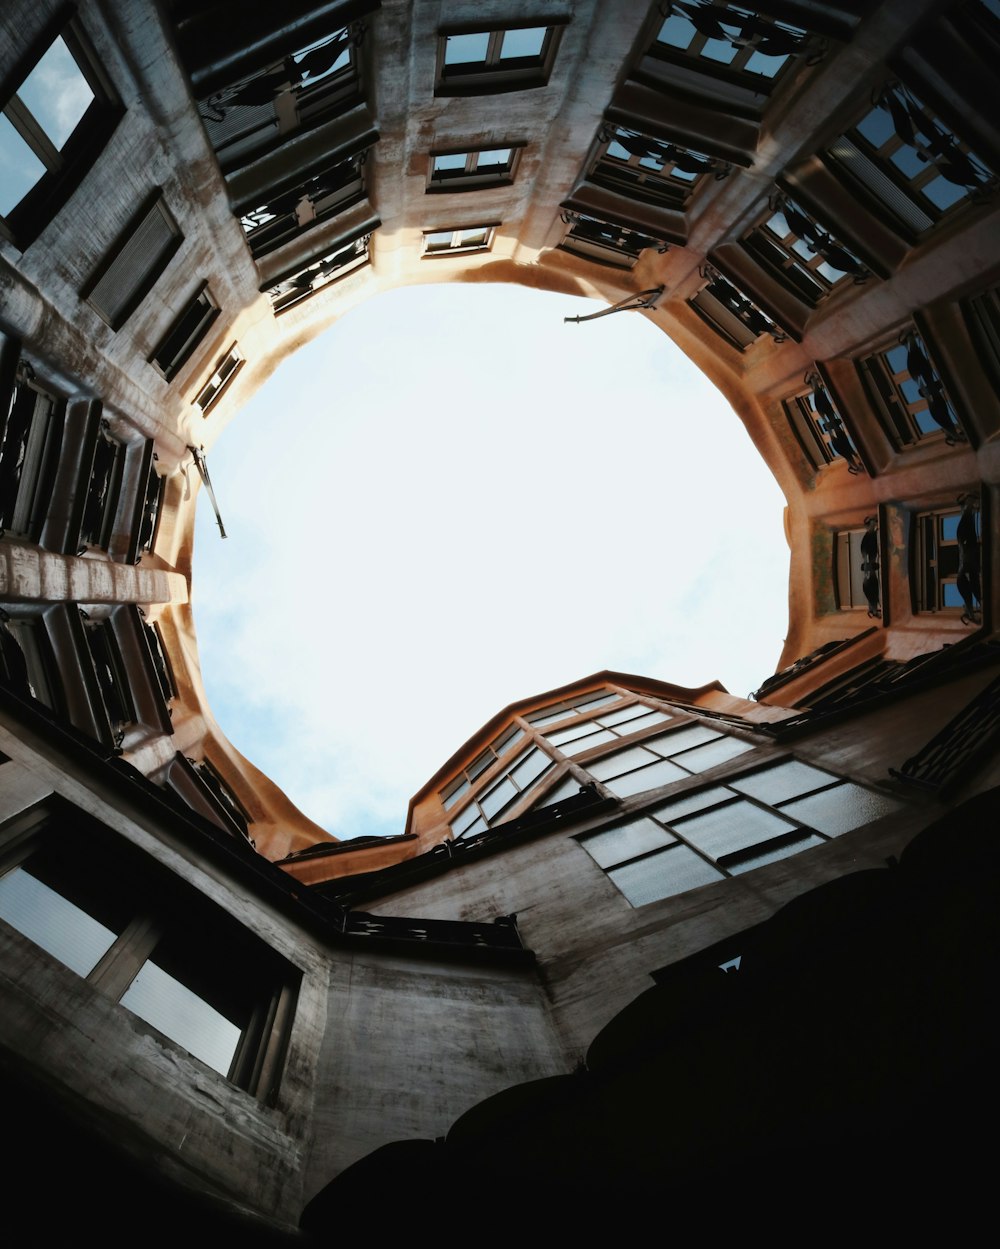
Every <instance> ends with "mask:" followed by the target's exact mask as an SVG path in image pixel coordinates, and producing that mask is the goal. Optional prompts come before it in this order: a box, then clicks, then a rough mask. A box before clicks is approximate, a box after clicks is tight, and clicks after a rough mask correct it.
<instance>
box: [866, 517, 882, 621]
mask: <svg viewBox="0 0 1000 1249" xmlns="http://www.w3.org/2000/svg"><path fill="white" fill-rule="evenodd" d="M861 589H862V591H863V592H864V596H865V598H866V599H867V601H868V615H869V616H870V617H872V618H873V619H874V618H875V617H881V615H882V603H881V586H880V584H879V562H878V520H877V518H876V517H874V516H866V517H865V536H864V537H863V538H862V539H861Z"/></svg>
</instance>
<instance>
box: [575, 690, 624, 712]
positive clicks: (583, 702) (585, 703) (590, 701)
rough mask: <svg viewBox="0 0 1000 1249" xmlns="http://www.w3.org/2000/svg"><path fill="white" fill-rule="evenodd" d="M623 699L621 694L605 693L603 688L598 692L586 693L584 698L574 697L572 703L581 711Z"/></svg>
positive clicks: (591, 709)
mask: <svg viewBox="0 0 1000 1249" xmlns="http://www.w3.org/2000/svg"><path fill="white" fill-rule="evenodd" d="M621 699H622V695H621V694H605V693H604V691H603V690H600V691H598V692H597V693H596V694H584V695H583V697H582V698H574V700H573V704H572V705H573V706H574V707H575V708H577V710H579V711H581V712H583V711H593V710H594V708H595V707H604V706H606V705H607V704H608V703H617V702H621Z"/></svg>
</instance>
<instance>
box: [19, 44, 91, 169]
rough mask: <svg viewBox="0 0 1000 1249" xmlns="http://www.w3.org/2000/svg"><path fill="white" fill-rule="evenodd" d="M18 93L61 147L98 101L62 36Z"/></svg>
mask: <svg viewBox="0 0 1000 1249" xmlns="http://www.w3.org/2000/svg"><path fill="white" fill-rule="evenodd" d="M17 94H18V96H19V97H20V99H21V101H22V103H24V104H25V105H26V106H27V108H28V109H29V110H30V111H31V114H32V116H33V117H34V118H35V120H36V121H37V122H38V124H39V125H40V126H41V127H42V129H43V130H44V131H45V133H46V134H47V135H48V137H49V139H50V141H51V142H52V144H53V146H54V147H57V148H61V147H62V146H63V144H64V143H65V142H66V140H67V139H68V138H69V136H70V135H71V134H72V133H73V131H74V130H75V129H76V127H77V126H78V125H79V124H80V121H81V119H82V118H83V115H84V113H85V112H86V111H87V109H88V108H90V106H91V104H93V102H94V93H93V91H91V89H90V86H89V84H88V83H87V80H86V78H84V76H83V74H81V73H80V67H79V65H77V63H76V61H75V60H74V59H73V55H72V53H71V52H70V50H69V48H67V47H66V44H65V43H64V42H63V38H62V36H61V35H60V36H59V37H58V38H57V39H56V41H55V42H54V43H53V44H52V45H51V47H50V48H49V49H48V50H47V51H46V52H45V54H44V55H43V56H42V59H41V60H40V61H39V62H38V64H37V65H36V66H35V68H34V69H33V70H32V71H31V73H30V74H29V75H28V77H27V78H26V79H25V80H24V83H23V84H22V85H21V87H20V89H19V90H18V93H17Z"/></svg>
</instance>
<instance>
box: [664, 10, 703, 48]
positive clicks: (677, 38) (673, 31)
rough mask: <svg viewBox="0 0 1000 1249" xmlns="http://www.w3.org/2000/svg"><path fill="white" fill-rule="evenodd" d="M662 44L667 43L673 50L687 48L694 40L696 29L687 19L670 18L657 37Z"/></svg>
mask: <svg viewBox="0 0 1000 1249" xmlns="http://www.w3.org/2000/svg"><path fill="white" fill-rule="evenodd" d="M656 38H657V40H658V41H659V42H660V43H667V44H669V45H670V46H671V47H672V48H682V49H683V48H686V47H687V46H688V44H689V43H690V42H691V40H692V39H693V38H694V27H693V26H692V25H691V23H690V22H689V21H688V20H687V18H686V17H677V16H674V17H668V18H667V20H666V21H665V22H664V23H663V25H662V26H661V27H660V33H659V34H658V35H657V36H656Z"/></svg>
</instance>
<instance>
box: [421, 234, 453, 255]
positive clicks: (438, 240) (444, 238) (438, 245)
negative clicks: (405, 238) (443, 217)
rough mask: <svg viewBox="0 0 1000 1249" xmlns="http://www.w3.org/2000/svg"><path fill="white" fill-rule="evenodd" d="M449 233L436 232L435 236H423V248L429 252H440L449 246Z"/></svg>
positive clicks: (450, 235)
mask: <svg viewBox="0 0 1000 1249" xmlns="http://www.w3.org/2000/svg"><path fill="white" fill-rule="evenodd" d="M451 237H452V234H451V231H450V230H438V231H437V232H436V233H435V234H425V235H424V246H425V247H426V248H427V250H428V251H429V252H433V251H440V250H441V249H442V248H444V247H450V246H451Z"/></svg>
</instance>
